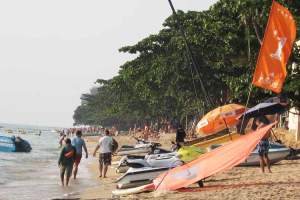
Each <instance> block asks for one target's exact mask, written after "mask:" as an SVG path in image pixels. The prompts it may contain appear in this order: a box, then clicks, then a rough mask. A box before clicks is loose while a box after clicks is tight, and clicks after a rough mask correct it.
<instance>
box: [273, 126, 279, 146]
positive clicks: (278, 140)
mask: <svg viewBox="0 0 300 200" xmlns="http://www.w3.org/2000/svg"><path fill="white" fill-rule="evenodd" d="M271 133H272V134H273V136H274V138H275V140H276V141H275V142H278V143H281V142H279V141H280V140H278V138H277V137H276V135H275V133H274V131H273V129H272V128H271Z"/></svg>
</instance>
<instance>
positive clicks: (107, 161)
mask: <svg viewBox="0 0 300 200" xmlns="http://www.w3.org/2000/svg"><path fill="white" fill-rule="evenodd" d="M98 149H99V151H100V154H99V172H100V175H99V177H102V175H103V178H106V172H107V168H108V166H109V165H111V157H112V149H113V138H112V137H111V136H110V134H109V131H108V130H105V136H103V137H101V138H100V139H99V143H98V144H97V146H96V148H95V150H94V153H93V156H94V157H95V155H96V152H97V151H98Z"/></svg>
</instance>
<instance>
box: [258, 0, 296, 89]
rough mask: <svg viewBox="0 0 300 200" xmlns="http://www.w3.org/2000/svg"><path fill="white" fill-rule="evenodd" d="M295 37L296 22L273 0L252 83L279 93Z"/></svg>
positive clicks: (286, 10) (287, 11)
mask: <svg viewBox="0 0 300 200" xmlns="http://www.w3.org/2000/svg"><path fill="white" fill-rule="evenodd" d="M295 38H296V24H295V21H294V19H293V16H292V15H291V13H290V12H289V10H288V9H286V8H285V7H283V6H282V5H280V4H279V3H277V2H276V1H273V4H272V7H271V12H270V15H269V20H268V24H267V28H266V31H265V35H264V39H263V44H262V46H261V49H260V52H259V56H258V60H257V64H256V69H255V72H254V76H253V80H252V83H253V84H254V85H256V86H258V87H262V88H265V89H268V90H272V91H274V92H276V93H280V92H281V89H282V86H283V83H284V80H285V77H286V74H287V72H286V64H287V61H288V58H289V56H290V54H291V51H292V47H293V43H294V41H295Z"/></svg>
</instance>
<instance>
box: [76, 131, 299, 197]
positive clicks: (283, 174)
mask: <svg viewBox="0 0 300 200" xmlns="http://www.w3.org/2000/svg"><path fill="white" fill-rule="evenodd" d="M276 135H277V137H278V138H280V139H281V140H282V141H283V142H284V143H285V144H287V145H288V146H292V147H295V148H296V147H298V146H299V143H298V142H293V138H292V135H291V134H290V133H288V132H284V131H283V130H277V131H276ZM174 136H175V135H174V134H168V135H164V136H162V137H161V139H160V142H161V143H163V146H165V147H167V146H170V140H172V138H173V137H174ZM115 138H116V139H117V141H118V142H119V144H120V145H122V144H133V143H134V142H135V141H134V139H132V138H130V137H128V136H118V137H115ZM97 140H98V138H97V137H87V138H86V141H87V143H88V147H89V152H92V150H93V148H94V146H95V145H96V142H97ZM113 159H114V160H117V159H118V157H114V158H113ZM97 161H98V159H97V158H94V160H93V161H92V162H90V164H89V169H90V172H91V174H92V176H93V177H94V178H93V179H92V180H94V181H95V182H97V183H98V184H99V185H98V186H97V187H93V188H87V189H86V190H85V191H84V192H83V193H82V194H81V199H103V198H105V199H107V198H112V194H111V191H112V190H114V189H115V183H114V181H115V180H116V179H117V177H119V176H120V174H117V173H115V170H114V169H113V168H109V171H108V178H101V179H100V178H98V175H99V172H98V162H97ZM271 169H272V173H262V172H261V170H260V168H259V167H235V168H233V169H231V170H229V171H227V172H224V173H219V174H216V175H215V176H212V177H210V178H208V179H206V180H205V182H204V184H205V187H204V188H201V189H200V188H198V187H197V185H192V186H191V187H190V188H189V191H176V192H167V193H157V192H151V193H142V194H135V195H129V196H123V197H120V198H121V199H179V198H182V199H272V200H274V199H300V160H283V161H281V162H279V163H277V164H275V165H273V166H272V168H271Z"/></svg>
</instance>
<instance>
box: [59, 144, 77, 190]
mask: <svg viewBox="0 0 300 200" xmlns="http://www.w3.org/2000/svg"><path fill="white" fill-rule="evenodd" d="M65 144H66V145H65V146H64V147H63V148H62V150H61V152H60V156H59V159H58V166H59V167H60V179H61V184H62V186H64V177H65V173H66V186H68V185H69V180H70V177H71V175H72V170H73V165H74V161H75V159H76V149H75V148H74V147H73V146H72V145H71V140H70V139H69V138H67V139H66V140H65Z"/></svg>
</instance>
